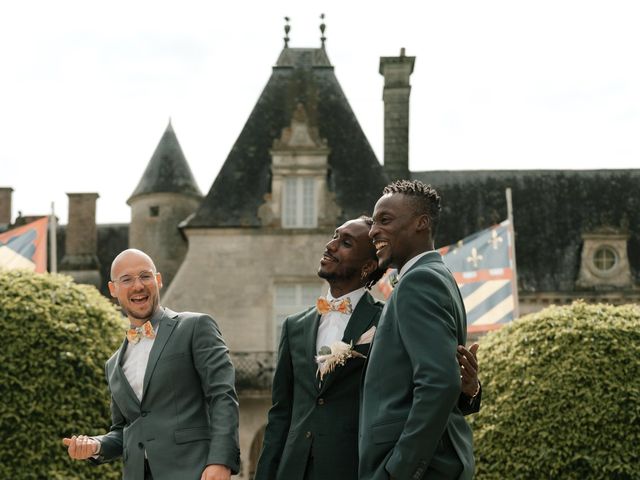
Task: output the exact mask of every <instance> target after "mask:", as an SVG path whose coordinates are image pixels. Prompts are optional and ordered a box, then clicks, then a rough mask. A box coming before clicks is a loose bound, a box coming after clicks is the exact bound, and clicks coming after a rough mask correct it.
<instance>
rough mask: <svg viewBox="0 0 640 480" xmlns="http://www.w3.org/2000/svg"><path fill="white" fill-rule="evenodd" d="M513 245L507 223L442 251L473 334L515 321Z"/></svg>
mask: <svg viewBox="0 0 640 480" xmlns="http://www.w3.org/2000/svg"><path fill="white" fill-rule="evenodd" d="M512 242H513V235H512V230H511V226H510V223H509V220H505V221H504V222H502V223H500V224H498V225H494V226H492V227H490V228H488V229H486V230H482V231H480V232H476V233H474V234H473V235H471V236H469V237H466V238H464V239H462V240H460V241H458V242H457V243H455V244H453V245H449V246H447V247H444V248H441V249H440V250H439V251H440V253H441V254H442V257H443V260H444V263H445V264H446V265H447V267H449V270H451V272H452V273H453V276H454V278H455V279H456V282H458V286H459V287H460V293H462V298H463V299H464V304H465V308H466V311H467V329H468V331H469V332H484V331H487V330H493V329H495V328H499V327H500V326H501V325H502V324H504V323H506V322H510V321H511V320H513V319H514V318H515V315H516V310H517V309H516V301H517V300H516V295H515V294H516V292H515V288H516V285H517V280H516V278H515V276H516V275H515V263H514V258H513V245H512Z"/></svg>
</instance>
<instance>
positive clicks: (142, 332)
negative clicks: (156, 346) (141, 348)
mask: <svg viewBox="0 0 640 480" xmlns="http://www.w3.org/2000/svg"><path fill="white" fill-rule="evenodd" d="M142 337H147V338H156V332H154V331H153V327H152V326H151V322H150V321H149V320H147V321H146V322H144V323H143V324H142V325H141V326H139V327H136V328H130V329H129V330H127V340H129V342H130V343H138V342H139V341H140V339H141V338H142Z"/></svg>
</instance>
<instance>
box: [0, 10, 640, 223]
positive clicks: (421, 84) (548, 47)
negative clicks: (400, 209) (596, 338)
mask: <svg viewBox="0 0 640 480" xmlns="http://www.w3.org/2000/svg"><path fill="white" fill-rule="evenodd" d="M418 6H420V8H418ZM320 13H325V14H326V25H327V30H326V36H327V39H328V40H327V43H326V47H327V52H328V54H329V58H330V59H331V61H332V63H333V65H334V67H335V73H336V75H337V77H338V80H339V82H340V83H341V85H342V88H343V89H344V91H345V93H346V95H347V98H348V99H349V102H350V103H351V106H352V108H353V110H354V111H355V114H356V116H357V117H358V119H359V121H360V124H361V125H362V128H363V130H364V132H365V134H366V135H367V138H368V139H369V142H370V143H371V145H372V147H373V149H374V151H375V152H376V154H377V155H378V158H379V159H380V160H382V156H383V151H382V149H383V147H382V145H383V137H382V135H383V129H382V125H383V105H382V86H383V79H382V77H381V76H380V75H379V74H378V63H379V57H380V56H391V55H397V54H398V53H399V51H400V48H401V47H405V48H406V52H407V55H415V56H416V57H417V58H416V64H415V70H414V73H413V75H412V77H411V83H412V93H411V119H410V121H411V128H410V141H411V148H410V167H411V169H412V170H430V169H435V170H441V169H445V170H447V169H448V170H461V169H514V168H515V169H533V168H542V169H551V168H559V169H577V168H580V169H582V168H586V169H592V168H640V141H639V137H640V62H638V58H639V52H638V50H639V48H640V28H639V27H638V25H640V2H637V1H615V0H607V1H604V0H603V1H599V2H592V1H584V0H580V1H562V0H554V1H540V0H536V1H529V2H524V1H513V0H509V1H479V0H474V1H455V2H450V1H446V2H445V1H440V2H435V1H401V0H395V1H393V2H391V1H388V0H387V1H384V2H381V1H372V0H369V1H359V0H358V1H356V0H351V1H345V0H325V1H322V2H311V1H300V0H296V1H281V0H271V1H264V0H254V1H242V0H233V1H229V2H217V1H211V0H206V1H205V0H202V1H195V0H180V1H176V0H173V1H170V2H166V1H158V0H154V1H148V0H144V1H142V0H140V1H139V0H128V1H120V0H115V1H114V0H112V1H110V2H96V1H92V0H82V1H69V0H57V1H55V2H51V1H44V0H42V1H29V0H26V1H19V2H3V5H2V7H0V61H1V64H0V65H1V71H2V74H1V75H0V175H1V176H0V186H8V187H12V188H13V189H14V193H13V215H14V217H15V215H17V213H18V211H19V210H20V211H22V213H23V214H25V215H27V214H45V213H48V212H49V210H50V203H51V202H52V201H55V204H56V211H57V214H58V216H59V218H60V219H61V221H62V223H66V219H67V197H66V193H67V192H69V193H73V192H98V193H99V194H100V198H99V200H98V221H99V222H100V223H107V222H127V221H129V218H130V211H129V207H128V206H127V205H126V203H125V202H126V199H127V198H128V197H129V195H130V194H131V193H132V192H133V190H134V188H135V186H136V185H137V183H138V181H139V179H140V177H141V175H142V173H143V171H144V169H145V167H146V165H147V163H148V161H149V159H150V157H151V155H152V153H153V151H154V149H155V147H156V145H157V144H158V141H159V140H160V137H161V135H162V133H163V132H164V130H165V128H166V125H167V122H168V119H169V117H171V118H172V124H173V126H174V129H175V131H176V134H177V135H178V139H179V141H180V143H181V145H182V148H183V150H184V153H185V155H186V157H187V160H188V161H189V164H190V165H191V169H192V170H193V173H194V175H195V177H196V179H197V182H198V184H199V186H200V188H201V189H202V191H203V193H205V194H206V192H207V191H208V190H209V188H210V186H211V184H212V182H213V180H214V178H215V176H216V174H217V172H218V170H219V169H220V166H221V165H222V163H223V162H224V160H225V158H226V156H227V154H228V152H229V150H230V149H231V147H232V146H233V143H234V142H235V140H236V138H237V136H238V134H239V133H240V130H241V129H242V127H243V125H244V123H245V121H246V119H247V117H248V116H249V114H250V112H251V110H252V108H253V106H254V104H255V102H256V100H257V99H258V97H259V95H260V93H261V91H262V89H263V88H264V86H265V84H266V82H267V80H268V79H269V76H270V74H271V67H272V66H273V65H274V63H275V61H276V59H277V58H278V55H279V53H280V51H281V49H282V46H283V41H282V37H283V25H284V20H283V17H284V16H289V17H291V26H292V29H291V33H290V37H291V42H290V46H292V47H318V46H319V45H320V39H319V37H320V32H319V29H318V25H319V24H320V19H319V15H320Z"/></svg>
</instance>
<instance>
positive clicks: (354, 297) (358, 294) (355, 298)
mask: <svg viewBox="0 0 640 480" xmlns="http://www.w3.org/2000/svg"><path fill="white" fill-rule="evenodd" d="M366 290H367V289H366V288H365V287H361V288H359V289H357V290H354V291H352V292H349V293H347V294H345V295H342V296H341V297H338V298H334V297H333V295H331V289H329V292H328V293H327V300H329V301H330V302H331V301H333V300H343V299H345V298H349V300H350V301H351V306H352V308H354V309H355V308H356V305H357V304H358V302H359V301H360V299H361V298H362V296H363V295H364V292H365V291H366Z"/></svg>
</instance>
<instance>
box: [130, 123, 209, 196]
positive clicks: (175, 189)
mask: <svg viewBox="0 0 640 480" xmlns="http://www.w3.org/2000/svg"><path fill="white" fill-rule="evenodd" d="M161 192H162V193H183V194H186V195H192V196H194V197H198V198H201V197H202V192H200V189H199V188H198V185H197V184H196V181H195V179H194V178H193V173H191V169H190V168H189V164H188V163H187V159H186V158H185V156H184V153H182V148H180V143H179V142H178V138H177V137H176V134H175V132H174V131H173V127H172V126H171V121H169V124H168V125H167V128H166V130H165V131H164V134H163V135H162V138H161V139H160V142H159V143H158V146H157V147H156V150H155V152H153V155H152V156H151V160H149V164H148V165H147V168H146V169H145V171H144V173H143V174H142V178H141V179H140V182H139V183H138V186H137V187H136V189H135V190H134V191H133V193H132V194H131V197H129V200H127V203H128V204H131V200H132V199H134V198H135V197H137V196H139V195H144V194H147V193H161Z"/></svg>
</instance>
